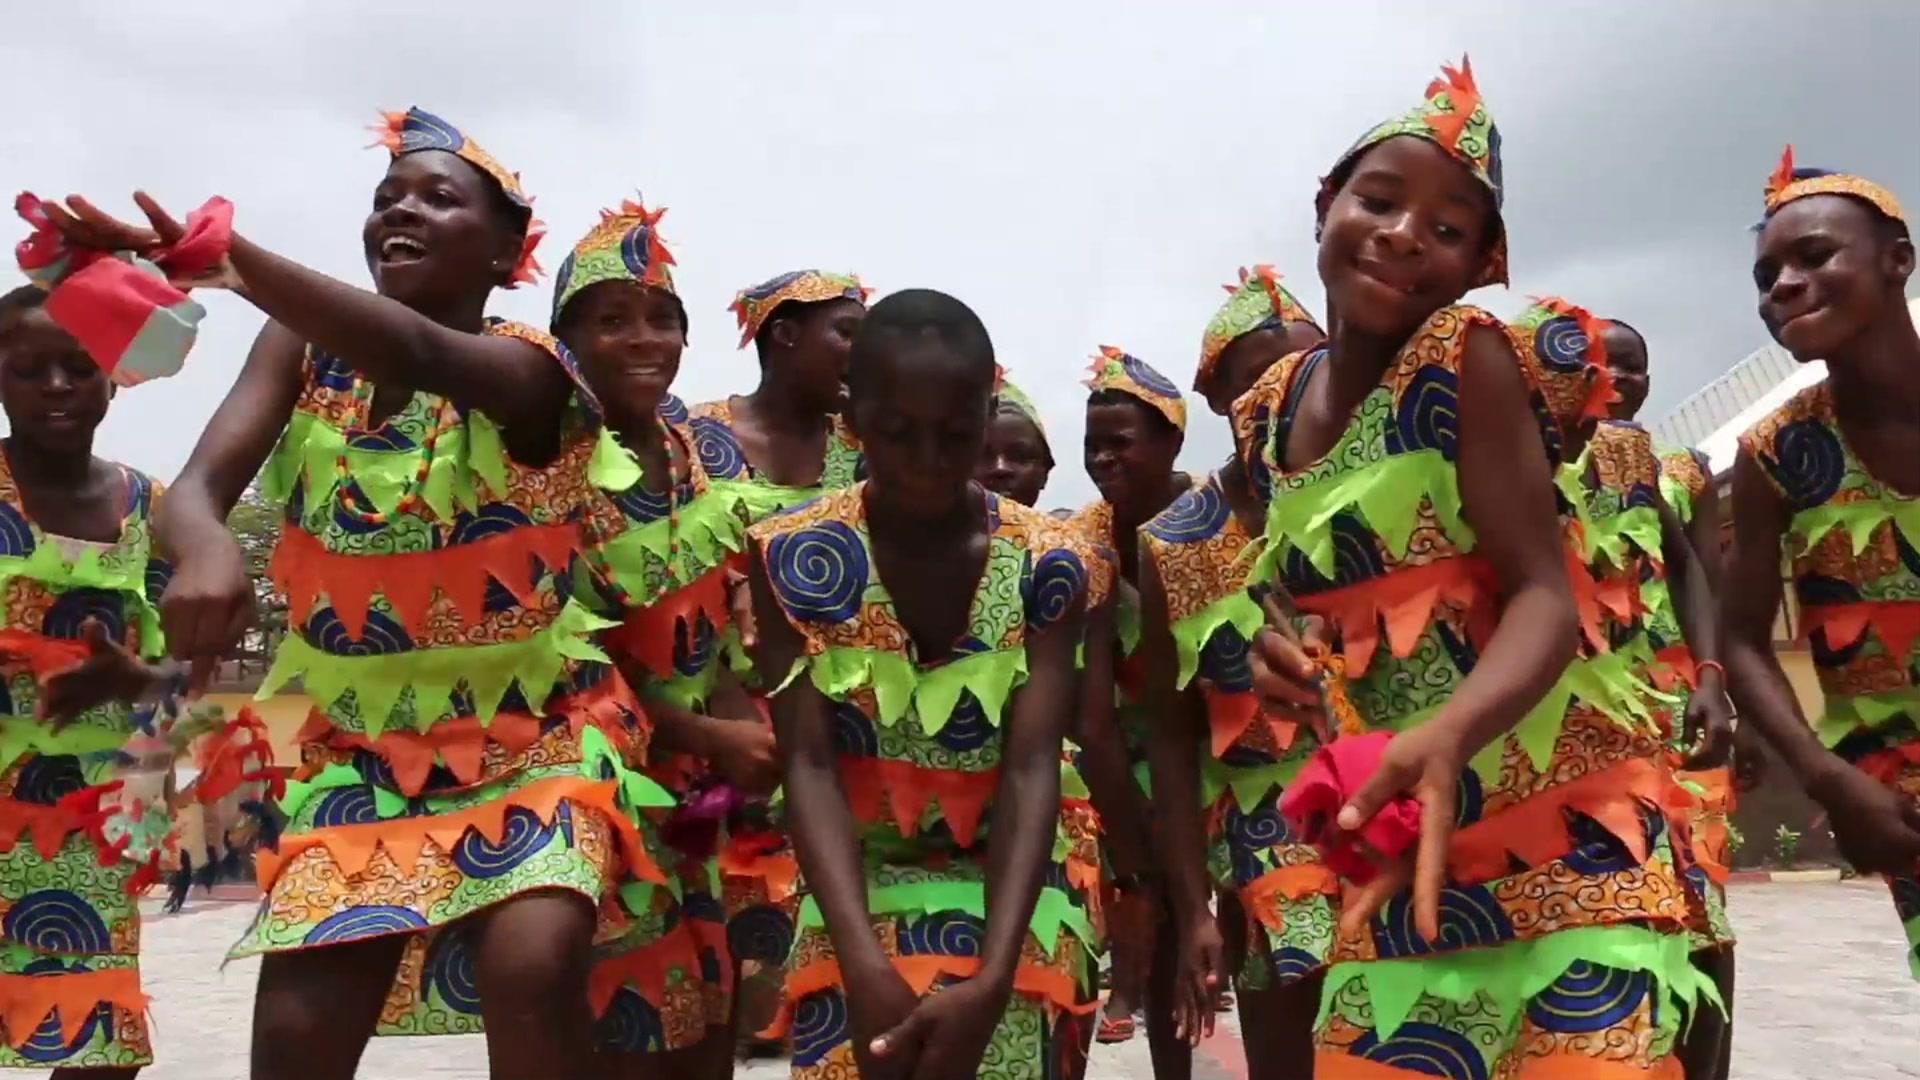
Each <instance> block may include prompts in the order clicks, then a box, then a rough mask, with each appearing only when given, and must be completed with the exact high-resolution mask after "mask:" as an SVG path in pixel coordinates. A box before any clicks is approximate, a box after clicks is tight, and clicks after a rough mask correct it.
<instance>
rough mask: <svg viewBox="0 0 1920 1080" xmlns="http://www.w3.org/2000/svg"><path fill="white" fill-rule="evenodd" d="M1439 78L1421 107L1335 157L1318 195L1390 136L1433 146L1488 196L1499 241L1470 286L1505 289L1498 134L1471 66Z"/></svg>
mask: <svg viewBox="0 0 1920 1080" xmlns="http://www.w3.org/2000/svg"><path fill="white" fill-rule="evenodd" d="M1440 74H1441V76H1442V77H1441V78H1438V79H1435V80H1433V81H1432V82H1430V83H1428V84H1427V99H1426V100H1425V101H1423V102H1421V103H1420V104H1418V105H1416V106H1414V107H1413V108H1412V109H1410V110H1408V111H1407V112H1406V113H1403V114H1402V115H1400V116H1396V117H1394V118H1393V119H1391V120H1387V121H1383V122H1382V123H1380V124H1378V125H1376V126H1375V127H1374V128H1373V130H1371V131H1369V132H1367V133H1366V134H1365V135H1362V136H1360V141H1359V142H1356V143H1354V144H1353V146H1352V147H1350V148H1348V150H1347V152H1346V153H1344V154H1342V155H1340V160H1339V161H1336V162H1334V164H1333V170H1332V171H1331V172H1330V173H1329V174H1328V177H1327V178H1325V179H1322V180H1321V182H1320V183H1321V191H1322V192H1323V193H1328V192H1331V190H1332V182H1331V177H1333V176H1338V175H1340V174H1341V172H1343V171H1344V170H1345V169H1346V168H1347V167H1348V166H1350V165H1351V164H1352V163H1353V161H1354V159H1356V158H1358V157H1359V156H1360V155H1361V154H1363V153H1365V152H1366V151H1367V150H1368V149H1370V148H1371V147H1374V146H1376V145H1378V144H1380V143H1383V142H1385V141H1386V140H1388V139H1391V138H1393V137H1395V136H1396V135H1411V136H1413V137H1415V138H1419V139H1425V140H1427V141H1428V142H1430V143H1433V144H1434V145H1435V146H1438V147H1439V148H1440V149H1442V150H1445V151H1446V152H1447V153H1448V154H1450V155H1452V157H1453V159H1454V160H1455V161H1458V162H1459V163H1460V164H1462V165H1464V166H1466V167H1467V171H1468V172H1471V173H1472V174H1473V177H1474V179H1476V180H1478V181H1480V182H1481V183H1483V184H1485V185H1486V186H1487V190H1489V191H1491V192H1493V209H1494V227H1495V228H1496V229H1498V230H1499V236H1498V237H1497V238H1496V239H1495V242H1494V247H1493V253H1492V256H1491V257H1490V258H1489V259H1488V261H1487V266H1486V269H1485V270H1483V271H1482V272H1481V274H1480V277H1479V279H1478V280H1476V281H1475V282H1474V285H1475V287H1478V286H1481V285H1505V284H1506V283H1507V235H1506V227H1505V226H1504V224H1502V223H1501V221H1500V207H1501V205H1502V203H1503V202H1504V200H1505V189H1504V184H1503V180H1502V177H1501V169H1500V129H1499V127H1498V126H1496V125H1495V124H1494V122H1493V114H1492V113H1491V112H1489V111H1488V110H1487V103H1486V102H1485V101H1484V100H1482V99H1481V97H1480V88H1479V87H1478V86H1477V85H1475V84H1474V81H1473V65H1472V64H1471V63H1470V62H1468V60H1467V58H1466V57H1464V56H1462V57H1461V58H1460V66H1459V68H1457V69H1456V68H1453V67H1449V66H1447V65H1445V64H1443V65H1441V67H1440Z"/></svg>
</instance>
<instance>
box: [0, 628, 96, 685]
mask: <svg viewBox="0 0 1920 1080" xmlns="http://www.w3.org/2000/svg"><path fill="white" fill-rule="evenodd" d="M87 655H88V648H87V643H86V642H84V641H68V640H67V639H65V638H55V637H48V636H46V635H45V634H35V633H32V632H30V631H26V630H0V659H5V660H8V661H14V662H18V661H25V662H26V665H27V669H28V670H30V671H32V672H33V677H34V678H36V679H44V678H46V677H47V676H49V675H52V674H54V673H56V672H60V671H64V670H66V669H67V668H70V667H72V666H73V665H75V664H78V663H80V662H81V661H83V660H85V659H86V658H87Z"/></svg>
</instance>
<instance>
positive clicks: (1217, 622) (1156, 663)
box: [1139, 266, 1336, 1077]
mask: <svg viewBox="0 0 1920 1080" xmlns="http://www.w3.org/2000/svg"><path fill="white" fill-rule="evenodd" d="M1228 293H1229V297H1228V299H1227V302H1226V303H1225V304H1224V305H1222V307H1221V308H1220V310H1219V311H1218V312H1217V313H1215V315H1214V317H1213V319H1212V320H1211V321H1210V322H1209V323H1208V324H1207V328H1206V331H1205V333H1204V334H1203V335H1202V338H1201V347H1200V364H1199V370H1198V372H1197V374H1196V375H1195V377H1194V384H1193V388H1194V390H1195V391H1196V392H1197V393H1199V394H1200V395H1201V396H1202V397H1204V398H1205V399H1206V400H1207V402H1208V404H1209V406H1211V407H1212V408H1213V409H1214V411H1215V412H1217V413H1221V414H1223V415H1225V414H1226V413H1227V412H1228V411H1229V409H1230V406H1231V405H1232V403H1233V401H1234V399H1236V398H1238V397H1239V396H1241V395H1242V394H1243V393H1245V392H1246V391H1247V390H1249V389H1250V388H1251V387H1253V386H1254V385H1256V383H1257V381H1258V380H1259V379H1260V377H1261V376H1262V375H1264V374H1265V373H1266V371H1267V370H1268V369H1269V368H1271V367H1272V366H1273V365H1274V364H1275V363H1276V362H1277V361H1279V360H1280V359H1281V358H1282V357H1284V356H1287V355H1291V354H1293V353H1297V352H1300V351H1302V350H1304V349H1309V348H1312V347H1315V346H1318V345H1319V344H1320V342H1321V341H1322V340H1323V339H1324V337H1325V335H1324V333H1322V332H1321V330H1320V327H1319V324H1318V323H1317V322H1315V321H1314V319H1313V317H1312V316H1311V315H1309V314H1308V313H1307V311H1306V310H1305V309H1304V308H1302V307H1301V306H1300V304H1299V303H1298V302H1297V301H1296V300H1294V298H1293V296H1292V294H1290V293H1288V292H1287V291H1286V289H1285V288H1283V287H1282V286H1281V285H1280V283H1279V275H1277V274H1275V273H1274V271H1273V268H1272V267H1270V266H1258V267H1255V268H1254V269H1253V270H1251V271H1247V270H1242V271H1241V275H1240V283H1239V285H1237V286H1228ZM1236 438H1237V439H1238V438H1239V436H1238V435H1237V436H1236ZM1262 502H1263V499H1262V496H1261V495H1260V494H1257V493H1256V492H1255V491H1254V490H1253V488H1252V486H1251V485H1250V484H1249V483H1248V480H1247V472H1246V469H1245V468H1244V467H1243V466H1242V464H1241V461H1240V458H1239V456H1238V455H1237V454H1236V455H1235V456H1234V457H1233V459H1232V460H1230V461H1229V462H1228V463H1227V464H1226V465H1224V466H1223V467H1222V468H1221V469H1220V470H1219V471H1217V472H1216V473H1215V474H1214V475H1212V476H1210V477H1208V478H1207V480H1206V482H1204V483H1202V484H1201V485H1200V486H1198V487H1196V488H1194V489H1193V490H1191V491H1189V492H1187V493H1186V494H1184V495H1182V496H1180V497H1179V498H1178V499H1176V500H1174V502H1173V504H1172V505H1171V506H1169V507H1167V509H1166V510H1164V511H1162V512H1161V513H1160V514H1159V515H1157V516H1155V517H1154V518H1153V519H1152V520H1150V521H1148V522H1147V524H1146V525H1145V526H1143V527H1142V528H1141V530H1140V539H1139V544H1140V582H1141V586H1140V596H1141V625H1142V629H1141V652H1142V654H1143V655H1144V656H1145V658H1146V669H1147V683H1148V701H1149V702H1150V703H1153V704H1151V708H1152V713H1153V715H1154V716H1155V717H1156V719H1157V723H1155V725H1154V727H1153V734H1152V740H1151V748H1152V751H1153V754H1152V757H1153V767H1154V768H1153V775H1154V790H1155V791H1156V792H1157V793H1158V794H1159V796H1160V798H1159V801H1158V804H1157V805H1158V811H1159V813H1160V814H1161V815H1162V816H1163V817H1164V819H1165V822H1166V825H1165V829H1166V835H1167V836H1168V837H1169V840H1168V842H1167V843H1166V844H1165V845H1163V846H1164V849H1165V851H1166V855H1167V858H1168V859H1169V861H1171V862H1172V863H1173V864H1174V865H1173V866H1171V867H1170V868H1169V872H1170V874H1171V876H1172V877H1173V879H1174V884H1173V885H1172V887H1171V889H1170V891H1171V893H1172V895H1173V897H1174V905H1173V907H1174V911H1175V913H1176V914H1175V920H1176V923H1177V925H1179V926H1180V927H1181V928H1182V929H1181V939H1182V940H1183V941H1186V942H1189V943H1190V944H1191V947H1193V948H1195V949H1196V950H1198V953H1197V954H1196V955H1193V956H1183V961H1182V966H1183V968H1184V967H1188V966H1191V967H1194V968H1197V969H1201V968H1203V969H1205V974H1203V975H1202V976H1201V978H1202V979H1205V978H1207V977H1209V976H1210V977H1211V978H1212V979H1213V981H1214V982H1215V983H1216V984H1217V983H1218V982H1219V980H1220V979H1221V978H1222V977H1223V976H1224V975H1225V973H1226V969H1228V968H1231V969H1233V970H1234V971H1235V972H1236V979H1235V981H1236V984H1237V989H1238V990H1239V992H1240V993H1239V1007H1240V1015H1241V1028H1240V1030H1241V1033H1242V1035H1241V1037H1242V1040H1243V1045H1244V1046H1245V1049H1246V1056H1247V1069H1248V1073H1249V1075H1251V1076H1257V1077H1264V1076H1275V1077H1280V1076H1299V1075H1303V1074H1305V1073H1306V1072H1308V1071H1311V1069H1312V1067H1313V1061H1312V1050H1313V1047H1312V1025H1311V1023H1310V1022H1309V1021H1310V1020H1311V1018H1312V1015H1313V1010H1314V1007H1315V1006H1316V1004H1317V1002H1318V997H1317V992H1318V988H1319V980H1318V978H1317V974H1318V972H1319V970H1320V969H1321V968H1322V967H1323V966H1324V964H1325V961H1326V955H1327V950H1328V947H1329V946H1330V945H1331V944H1332V941H1333V913H1332V906H1331V904H1330V902H1329V897H1330V894H1332V893H1334V892H1335V891H1336V889H1335V879H1334V876H1333V874H1332V873H1331V872H1330V871H1328V870H1327V869H1326V868H1325V867H1324V866H1322V865H1320V863H1319V860H1318V857H1317V855H1316V853H1315V851H1314V849H1313V847H1312V846H1311V845H1309V844H1305V843H1302V842H1300V841H1299V840H1298V839H1296V838H1295V837H1293V836H1292V835H1291V834H1290V833H1289V831H1288V830H1287V828H1286V825H1285V824H1284V822H1282V820H1281V818H1280V816H1279V813H1278V811H1277V810H1276V809H1275V806H1276V803H1277V801H1278V798H1279V795H1280V789H1281V785H1282V784H1283V783H1284V780H1285V778H1286V777H1287V776H1289V775H1291V773H1292V772H1293V771H1294V770H1296V769H1297V768H1298V767H1299V764H1300V762H1301V761H1303V760H1305V758H1306V757H1307V756H1308V755H1310V754H1311V753H1312V752H1313V749H1314V748H1315V747H1316V746H1317V745H1318V743H1319V740H1318V738H1317V737H1316V736H1315V735H1314V734H1313V733H1312V731H1311V729H1310V727H1303V726H1302V725H1300V724H1299V723H1297V722H1296V719H1294V718H1290V716H1289V715H1288V714H1281V713H1273V714H1268V713H1263V712H1262V711H1261V710H1260V707H1259V703H1258V701H1257V700H1256V699H1255V697H1254V695H1253V693H1252V686H1251V683H1250V679H1249V674H1250V673H1249V671H1248V668H1247V642H1248V638H1249V637H1250V635H1252V634H1253V632H1254V631H1255V630H1257V629H1258V628H1259V627H1260V625H1261V624H1262V622H1263V621H1264V616H1263V613H1262V612H1261V609H1260V605H1259V604H1258V603H1257V602H1256V601H1255V600H1254V599H1253V598H1252V597H1251V596H1250V595H1249V594H1248V593H1247V591H1246V588H1245V584H1246V575H1247V568H1248V565H1249V563H1250V561H1251V558H1252V550H1253V547H1254V538H1255V537H1257V536H1259V534H1260V530H1261V507H1262ZM1215 889H1218V890H1219V891H1220V892H1221V894H1222V896H1223V897H1227V896H1231V897H1233V898H1234V902H1232V903H1226V904H1223V908H1222V912H1221V919H1222V921H1224V920H1225V919H1227V918H1229V917H1232V918H1235V919H1237V920H1238V922H1239V925H1233V926H1227V927H1225V928H1224V929H1225V930H1226V931H1229V932H1231V933H1232V934H1233V936H1234V937H1235V938H1236V946H1235V948H1234V949H1233V950H1232V951H1233V952H1236V953H1239V954H1240V955H1237V956H1233V957H1231V958H1230V959H1227V960H1225V962H1223V957H1222V952H1223V951H1225V945H1224V943H1223V941H1222V938H1223V936H1224V935H1223V933H1222V929H1223V928H1222V927H1220V926H1218V925H1216V922H1215V919H1214V917H1213V916H1212V915H1211V914H1210V913H1209V912H1208V911H1207V898H1208V895H1209V894H1210V893H1211V892H1212V891H1213V890H1215ZM1180 1012H1181V1017H1180V1020H1181V1025H1180V1026H1181V1027H1182V1028H1183V1029H1184V1030H1185V1034H1186V1035H1187V1037H1188V1039H1189V1040H1197V1039H1198V1037H1199V1035H1200V1033H1201V1031H1202V1030H1203V1029H1208V1028H1211V1026H1212V1015H1211V1010H1210V1009H1208V1008H1206V1003H1205V1002H1204V1001H1198V1000H1196V1001H1193V1002H1188V1003H1185V1006H1184V1007H1183V1008H1182V1009H1181V1010H1180Z"/></svg>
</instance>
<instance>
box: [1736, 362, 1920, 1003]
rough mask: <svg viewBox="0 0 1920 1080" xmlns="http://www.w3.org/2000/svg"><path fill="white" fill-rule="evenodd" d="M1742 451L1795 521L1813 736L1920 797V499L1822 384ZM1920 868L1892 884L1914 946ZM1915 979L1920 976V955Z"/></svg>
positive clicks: (1794, 564) (1745, 439) (1786, 553)
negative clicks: (1886, 470) (1851, 434)
mask: <svg viewBox="0 0 1920 1080" xmlns="http://www.w3.org/2000/svg"><path fill="white" fill-rule="evenodd" d="M1740 446H1741V449H1742V451H1744V452H1745V453H1747V454H1749V455H1751V456H1752V457H1753V458H1754V460H1755V461H1757V462H1758V463H1759V464H1760V467H1761V469H1762V470H1763V471H1764V472H1765V474H1766V476H1767V479H1768V481H1769V482H1770V483H1771V484H1772V485H1773V488H1774V491H1775V493H1776V494H1777V495H1778V496H1779V498H1780V499H1781V500H1782V501H1783V502H1784V503H1785V504H1786V506H1787V508H1788V510H1789V511H1790V512H1791V514H1792V517H1791V519H1790V521H1789V524H1788V528H1787V535H1786V537H1785V541H1784V544H1783V549H1782V558H1783V560H1784V562H1785V565H1786V568H1787V573H1788V576H1789V577H1790V579H1791V581H1792V584H1793V589H1794V592H1795V594H1796V595H1797V596H1798V598H1799V600H1800V611H1801V624H1802V627H1803V630H1804V633H1805V635H1806V637H1807V640H1808V644H1809V645H1810V646H1812V652H1813V663H1814V669H1815V671H1816V672H1817V673H1818V674H1819V677H1820V689H1821V692H1822V695H1823V696H1824V698H1825V705H1826V711H1825V713H1824V714H1823V715H1822V716H1821V717H1820V718H1819V719H1818V720H1816V721H1815V723H1814V730H1815V733H1816V734H1818V735H1819V737H1820V740H1821V742H1823V743H1824V744H1826V745H1827V746H1829V747H1831V748H1832V749H1833V751H1834V752H1835V753H1836V754H1839V755H1840V756H1841V757H1842V758H1844V759H1846V760H1847V761H1850V762H1852V763H1853V764H1854V765H1855V767H1857V768H1859V769H1861V770H1862V771H1864V772H1866V773H1867V774H1868V775H1869V776H1872V777H1874V778H1875V779H1877V780H1880V781H1881V782H1883V783H1886V784H1888V785H1890V786H1892V787H1893V788H1894V790H1896V791H1898V792H1899V793H1901V794H1902V795H1904V796H1907V797H1908V798H1912V799H1916V800H1920V498H1915V497H1913V496H1908V495H1902V494H1901V493H1900V492H1898V491H1896V490H1895V489H1894V488H1892V487H1890V486H1888V485H1887V484H1885V483H1883V482H1882V481H1880V480H1879V479H1878V478H1876V477H1875V476H1874V475H1873V474H1872V473H1870V472H1868V471H1867V468H1866V466H1865V465H1864V464H1863V463H1862V462H1861V461H1860V459H1859V457H1858V456H1856V455H1855V454H1854V452H1853V450H1852V448H1851V447H1849V446H1848V445H1847V441H1846V437H1845V433H1844V432H1842V431H1841V429H1840V423H1839V420H1838V418H1837V417H1836V415H1835V413H1834V408H1833V392H1832V389H1831V388H1830V387H1829V386H1828V385H1827V384H1826V383H1824V382H1822V383H1819V384H1817V385H1815V386H1812V387H1809V388H1808V389H1806V390H1803V391H1801V392H1800V393H1798V394H1796V395H1795V396H1794V397H1793V398H1792V399H1790V400H1789V401H1788V402H1787V403H1786V404H1785V405H1782V406H1781V407H1780V408H1779V409H1777V410H1775V411H1774V412H1773V413H1772V414H1771V415H1769V416H1767V417H1766V418H1765V419H1763V420H1761V421H1760V422H1759V423H1758V424H1756V425H1754V427H1753V428H1751V429H1750V430H1748V431H1747V432H1746V433H1745V434H1743V435H1742V436H1741V437H1740ZM1914 869H1915V874H1914V875H1912V876H1911V877H1905V878H1895V879H1893V881H1892V883H1891V884H1892V887H1893V892H1894V900H1895V905H1896V907H1897V908H1898V909H1899V912H1900V919H1901V922H1902V924H1903V925H1904V926H1905V927H1906V930H1907V934H1908V939H1909V942H1910V943H1912V942H1920V886H1916V885H1915V881H1916V880H1920V865H1916V867H1915V868H1914ZM1916 957H1920V954H1916ZM1913 972H1914V975H1915V978H1920V958H1915V959H1914V963H1913Z"/></svg>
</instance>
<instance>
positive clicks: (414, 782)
mask: <svg viewBox="0 0 1920 1080" xmlns="http://www.w3.org/2000/svg"><path fill="white" fill-rule="evenodd" d="M628 713H632V714H633V715H634V716H638V717H642V718H644V717H645V715H646V714H645V713H644V712H642V711H641V709H640V706H639V704H638V703H637V702H635V701H634V699H633V695H632V693H631V692H630V691H628V689H627V684H626V682H625V681H624V680H622V679H621V678H620V674H619V672H617V671H609V672H608V673H607V676H606V678H604V679H602V680H601V681H600V682H599V683H596V684H595V685H594V686H592V687H591V688H589V689H587V690H584V691H582V692H580V693H578V694H574V695H572V696H570V697H567V698H564V699H561V700H560V701H558V702H556V703H554V705H553V708H552V711H551V712H550V713H549V716H565V717H567V719H568V720H569V721H570V722H571V723H572V725H573V731H574V733H575V734H579V732H580V731H581V729H583V728H585V727H586V726H587V725H588V724H592V725H593V726H594V727H597V728H599V729H600V730H602V731H605V732H606V733H607V734H608V735H609V736H611V737H616V742H619V741H621V740H628V739H630V737H631V733H630V732H628V731H627V730H626V726H625V720H626V714H628ZM543 722H544V720H543V718H542V717H538V716H534V715H531V714H529V713H522V712H500V713H495V714H494V717H493V720H492V722H491V723H484V722H482V721H481V719H480V718H479V717H477V716H462V717H458V718H456V719H453V720H442V721H440V722H438V723H436V724H434V725H433V726H432V727H430V728H428V729H427V730H426V731H401V730H390V731H383V732H381V733H380V737H379V738H378V739H369V738H367V737H366V736H365V735H363V734H360V733H357V732H350V731H341V730H340V729H338V728H336V727H334V725H333V721H332V720H330V719H328V717H327V715H326V713H324V712H323V711H321V710H319V709H314V710H313V711H312V712H309V713H308V714H307V722H306V723H305V724H304V725H303V726H302V727H301V728H300V732H299V734H298V735H296V736H295V741H296V742H298V743H299V744H300V745H303V746H304V745H309V744H314V743H318V744H320V745H323V746H338V747H351V748H354V749H361V750H371V751H372V752H374V753H376V754H378V755H380V757H381V759H382V760H384V761H386V763H387V764H388V765H389V766H391V767H392V769H393V780H394V784H395V785H396V786H397V787H398V788H399V790H400V793H401V794H403V795H418V794H420V789H421V788H423V787H425V786H426V783H427V774H428V772H429V771H431V770H432V769H433V763H434V759H435V758H436V757H437V758H438V759H439V760H440V761H441V762H442V763H444V764H445V765H446V766H447V768H448V769H449V770H450V771H451V772H452V773H453V775H454V779H456V780H458V781H460V782H461V783H462V784H469V785H471V784H477V783H479V782H480V777H481V768H482V766H483V764H484V762H485V757H486V750H487V743H488V742H493V743H495V744H497V745H499V747H500V748H501V749H503V750H505V751H506V752H507V753H509V754H517V753H519V752H520V751H522V750H525V749H526V748H527V747H529V746H531V745H533V743H534V742H535V741H536V740H538V739H539V738H540V725H541V724H542V723H543Z"/></svg>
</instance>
